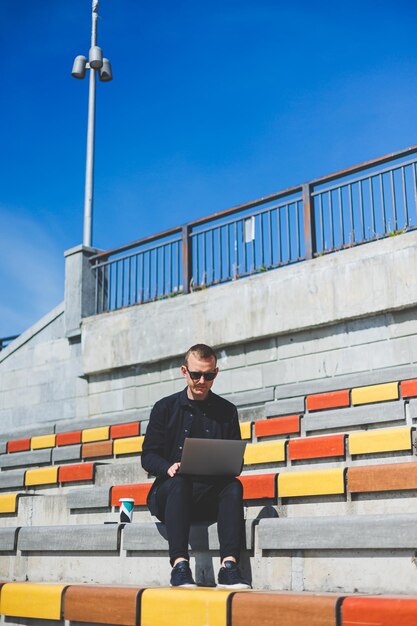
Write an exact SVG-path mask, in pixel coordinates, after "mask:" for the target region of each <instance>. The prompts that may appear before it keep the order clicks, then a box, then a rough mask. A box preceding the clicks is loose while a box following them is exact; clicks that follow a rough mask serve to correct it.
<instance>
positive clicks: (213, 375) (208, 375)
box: [185, 366, 217, 380]
mask: <svg viewBox="0 0 417 626" xmlns="http://www.w3.org/2000/svg"><path fill="white" fill-rule="evenodd" d="M185 369H186V370H187V372H188V374H189V375H190V378H191V379H192V380H200V378H201V377H202V376H203V378H204V380H214V379H215V378H216V376H217V372H190V370H189V369H188V367H187V366H185Z"/></svg>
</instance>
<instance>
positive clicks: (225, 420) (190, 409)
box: [141, 388, 241, 512]
mask: <svg viewBox="0 0 417 626" xmlns="http://www.w3.org/2000/svg"><path fill="white" fill-rule="evenodd" d="M201 407H203V408H201ZM198 434H203V436H204V437H205V438H209V439H241V436H240V428H239V419H238V414H237V409H236V407H235V405H234V404H232V403H231V402H229V401H228V400H225V399H224V398H221V397H220V396H218V395H216V394H215V393H213V392H211V391H209V394H208V396H207V398H206V400H204V401H192V400H190V399H189V398H188V396H187V388H185V389H183V391H180V392H178V393H174V394H173V395H171V396H168V397H166V398H162V400H159V401H158V402H157V403H156V404H155V406H154V407H153V409H152V411H151V416H150V419H149V424H148V428H147V430H146V434H145V439H144V442H143V448H142V456H141V461H142V467H143V468H144V469H145V470H146V471H147V472H148V473H149V474H152V475H153V476H156V477H157V479H156V481H155V482H154V484H153V486H152V489H151V492H150V494H149V497H148V505H149V508H150V509H151V512H152V509H153V506H152V504H151V501H152V495H155V490H156V488H157V486H158V485H159V484H160V483H161V481H164V480H167V479H168V478H169V476H168V474H167V471H168V469H169V468H170V467H171V465H173V464H174V463H176V462H179V461H181V456H182V449H183V446H184V440H185V438H186V437H190V436H192V437H197V435H198Z"/></svg>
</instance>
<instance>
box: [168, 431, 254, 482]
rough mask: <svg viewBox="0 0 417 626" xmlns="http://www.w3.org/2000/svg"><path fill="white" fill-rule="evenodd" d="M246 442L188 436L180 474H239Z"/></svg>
mask: <svg viewBox="0 0 417 626" xmlns="http://www.w3.org/2000/svg"><path fill="white" fill-rule="evenodd" d="M245 448H246V442H245V441H240V440H234V439H197V438H194V437H187V438H186V439H185V441H184V447H183V451H182V457H181V467H180V469H179V471H178V473H179V474H193V475H196V476H238V475H239V474H240V472H241V471H242V466H243V454H244V452H245Z"/></svg>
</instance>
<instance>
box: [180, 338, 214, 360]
mask: <svg viewBox="0 0 417 626" xmlns="http://www.w3.org/2000/svg"><path fill="white" fill-rule="evenodd" d="M190 354H195V355H196V356H197V357H198V358H199V359H211V358H212V357H214V361H215V363H216V364H217V355H216V353H215V352H214V350H213V348H210V346H206V344H205V343H196V344H195V346H191V348H189V349H188V350H187V352H186V353H185V356H184V363H185V365H188V357H189V356H190Z"/></svg>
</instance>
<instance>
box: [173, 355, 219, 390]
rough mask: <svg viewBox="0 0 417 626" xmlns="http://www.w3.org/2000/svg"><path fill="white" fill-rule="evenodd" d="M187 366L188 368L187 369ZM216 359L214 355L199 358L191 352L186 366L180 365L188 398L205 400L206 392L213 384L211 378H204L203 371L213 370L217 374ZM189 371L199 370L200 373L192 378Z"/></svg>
mask: <svg viewBox="0 0 417 626" xmlns="http://www.w3.org/2000/svg"><path fill="white" fill-rule="evenodd" d="M187 368H188V369H187ZM217 371H218V370H217V367H216V360H215V358H214V357H210V358H209V359H199V358H198V356H197V355H196V354H194V353H193V352H192V353H191V354H190V356H189V357H188V364H187V366H185V365H182V367H181V372H182V374H183V376H184V378H185V379H186V381H187V385H188V389H187V395H188V397H189V398H190V400H205V399H206V397H207V394H208V392H209V391H210V389H211V388H212V386H213V383H214V379H213V380H205V379H204V377H203V376H202V374H203V373H205V372H212V373H213V372H215V373H216V374H217ZM189 372H199V373H200V374H201V375H200V377H199V378H198V379H193V378H192V377H191V376H190V374H189Z"/></svg>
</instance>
